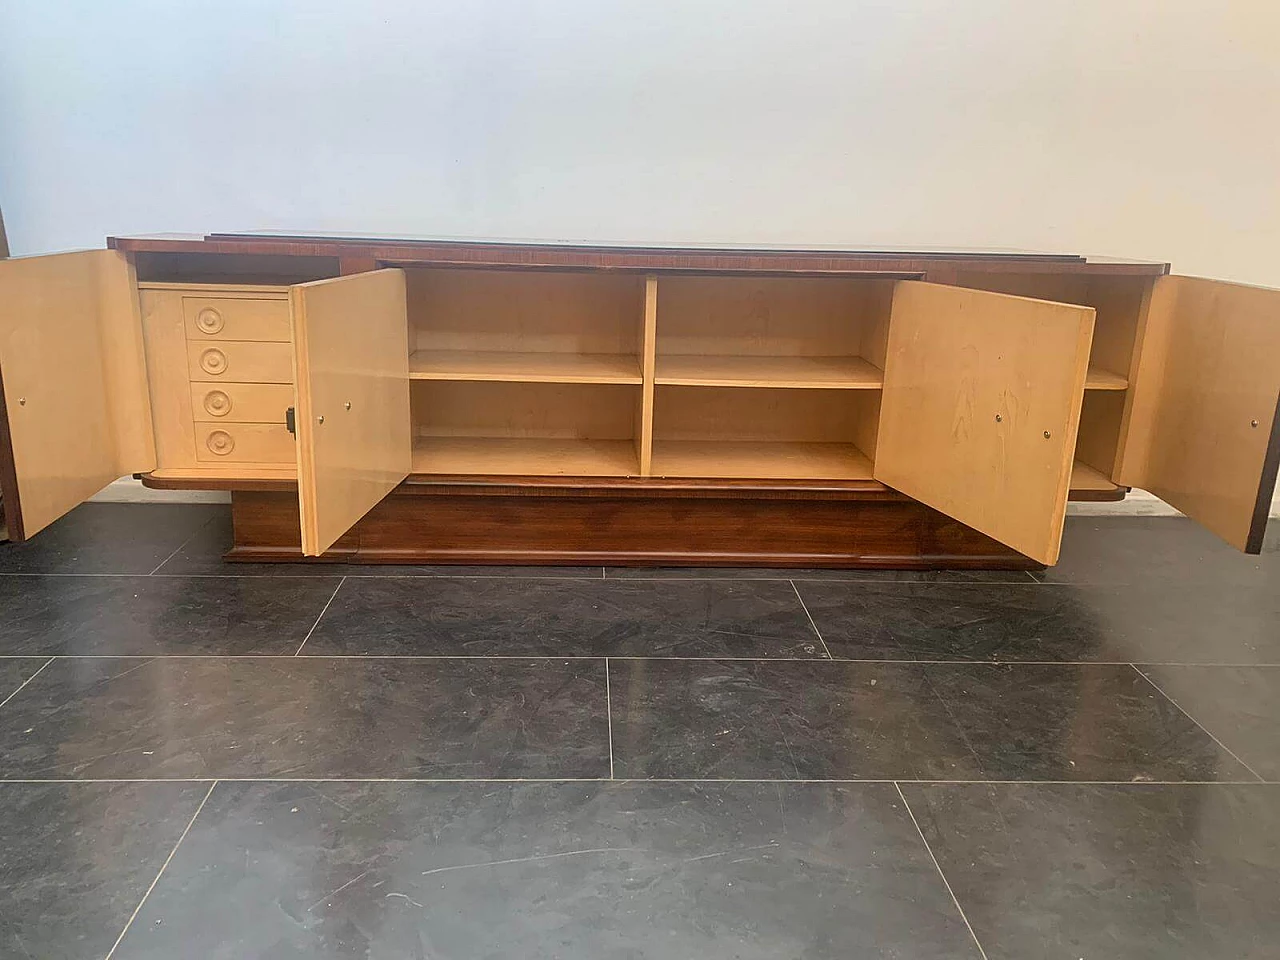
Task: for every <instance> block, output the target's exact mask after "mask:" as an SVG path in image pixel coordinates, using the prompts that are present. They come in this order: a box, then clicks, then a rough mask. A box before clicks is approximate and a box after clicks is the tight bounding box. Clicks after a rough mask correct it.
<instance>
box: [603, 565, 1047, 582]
mask: <svg viewBox="0 0 1280 960" xmlns="http://www.w3.org/2000/svg"><path fill="white" fill-rule="evenodd" d="M605 576H606V577H608V578H609V579H612V580H868V581H872V582H882V583H883V582H889V583H899V582H900V583H1034V582H1035V577H1033V576H1032V575H1031V574H1030V573H1028V572H1027V571H1025V570H839V569H824V568H818V567H808V568H796V567H606V568H605Z"/></svg>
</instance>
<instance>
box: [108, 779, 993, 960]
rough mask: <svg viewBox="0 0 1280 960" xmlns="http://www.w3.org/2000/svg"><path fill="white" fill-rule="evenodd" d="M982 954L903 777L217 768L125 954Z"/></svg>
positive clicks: (726, 957) (533, 959)
mask: <svg viewBox="0 0 1280 960" xmlns="http://www.w3.org/2000/svg"><path fill="white" fill-rule="evenodd" d="M195 955H199V956H205V957H228V958H230V957H308V958H316V960H333V958H347V957H370V958H393V957H394V958H400V957H405V958H408V957H432V958H439V960H453V958H456V960H472V958H477V957H495V958H496V957H521V958H527V960H539V958H542V960H552V958H555V960H597V958H601V957H627V958H635V960H641V958H650V957H652V958H663V960H666V958H677V957H680V958H685V957H698V958H703V960H776V958H783V957H805V958H810V960H827V958H830V960H846V958H852V957H872V956H875V957H901V958H906V957H910V958H913V960H941V958H956V960H961V958H965V960H971V958H976V957H977V956H978V953H977V950H976V948H975V947H974V945H973V941H972V938H971V937H970V936H969V933H968V930H967V929H966V928H965V926H964V924H963V921H962V920H961V918H960V916H959V914H958V912H957V911H956V908H955V905H954V904H953V903H952V901H951V898H950V896H949V895H948V894H947V892H946V888H945V886H944V885H943V882H942V880H941V878H940V877H939V876H938V873H937V870H936V869H935V868H934V865H933V862H932V860H931V859H930V857H929V854H928V852H927V851H926V849H925V848H924V845H923V844H922V843H921V842H920V838H919V835H918V833H917V831H916V829H915V826H914V825H913V824H912V822H911V820H910V818H909V816H908V815H907V813H906V811H905V809H904V808H903V805H902V802H901V799H900V798H899V796H898V794H897V791H896V790H894V788H893V787H892V786H891V785H889V784H860V785H849V786H833V785H817V784H792V785H778V784H565V783H560V784H465V785H458V784H386V783H382V784H334V783H330V784H219V785H218V787H217V788H216V789H215V791H214V794H213V796H212V797H211V798H210V800H209V802H208V804H207V805H206V806H205V808H204V810H203V811H202V812H201V814H200V817H199V818H198V819H197V821H196V824H195V826H194V827H193V828H192V830H191V832H190V833H189V834H188V836H187V838H186V840H185V841H184V842H183V844H182V847H181V848H180V849H179V851H178V854H177V856H175V857H174V859H173V862H172V863H170V865H169V868H168V869H167V870H166V871H165V875H164V877H163V878H162V880H161V882H160V883H159V884H158V885H157V887H156V889H155V891H154V892H153V893H152V895H151V896H150V897H149V898H148V900H147V903H146V905H145V906H144V908H143V910H142V912H141V913H140V914H139V916H138V918H137V920H136V921H135V922H134V924H133V925H132V927H131V928H130V930H129V934H128V935H127V936H126V938H125V940H124V941H123V943H122V944H121V946H120V949H119V951H118V952H117V954H116V958H117V960H143V958H157V960H158V958H164V960H171V958H173V957H178V956H195Z"/></svg>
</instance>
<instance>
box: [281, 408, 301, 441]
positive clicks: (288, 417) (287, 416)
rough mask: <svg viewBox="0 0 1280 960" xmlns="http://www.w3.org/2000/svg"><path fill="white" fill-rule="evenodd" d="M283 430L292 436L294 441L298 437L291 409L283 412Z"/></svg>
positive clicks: (295, 419) (296, 423) (296, 422)
mask: <svg viewBox="0 0 1280 960" xmlns="http://www.w3.org/2000/svg"><path fill="white" fill-rule="evenodd" d="M284 428H285V429H286V430H288V431H289V432H290V433H292V434H293V436H294V439H297V437H298V421H297V418H296V417H295V416H294V413H293V407H290V408H289V409H287V410H286V411H285V412H284Z"/></svg>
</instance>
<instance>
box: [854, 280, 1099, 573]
mask: <svg viewBox="0 0 1280 960" xmlns="http://www.w3.org/2000/svg"><path fill="white" fill-rule="evenodd" d="M1093 315H1094V312H1093V310H1092V309H1091V308H1088V307H1079V306H1071V305H1065V304H1059V303H1050V302H1048V301H1043V300H1031V299H1027V298H1021V297H1012V296H1007V295H1004V294H996V293H987V292H984V291H978V290H967V289H962V288H957V287H947V286H942V285H938V284H928V283H920V282H915V281H903V282H901V283H899V285H898V288H897V290H896V291H895V293H894V300H893V315H892V319H891V322H890V329H889V346H888V357H887V362H886V366H885V381H884V392H883V400H882V406H881V415H880V433H879V440H878V446H877V450H876V461H875V476H876V479H878V480H881V481H883V482H884V483H886V484H888V485H889V486H891V487H893V488H895V489H897V490H901V491H902V492H903V493H906V494H908V495H909V496H911V497H914V498H916V499H918V500H921V501H922V502H924V503H926V504H929V505H930V506H932V507H934V508H935V509H937V510H940V511H941V512H943V513H945V514H947V515H948V516H951V517H953V518H955V519H957V520H960V521H961V522H963V523H966V524H968V525H969V526H972V527H974V528H975V529H977V530H980V531H982V532H983V533H985V534H987V535H989V536H992V537H994V538H995V539H997V540H999V541H1000V542H1001V543H1005V544H1007V545H1009V546H1011V547H1013V548H1014V549H1016V550H1018V551H1019V552H1021V553H1025V554H1026V555H1028V556H1030V557H1032V558H1034V559H1036V560H1038V561H1040V562H1041V563H1045V564H1053V563H1055V562H1056V561H1057V557H1058V548H1059V546H1060V543H1061V539H1062V523H1063V519H1064V516H1065V512H1066V501H1067V491H1068V489H1069V486H1070V479H1071V467H1072V461H1073V459H1074V452H1075V446H1076V431H1077V426H1078V423H1079V416H1080V405H1081V402H1082V399H1083V395H1084V381H1085V373H1086V369H1087V367H1088V360H1089V343H1090V338H1091V336H1092V333H1093Z"/></svg>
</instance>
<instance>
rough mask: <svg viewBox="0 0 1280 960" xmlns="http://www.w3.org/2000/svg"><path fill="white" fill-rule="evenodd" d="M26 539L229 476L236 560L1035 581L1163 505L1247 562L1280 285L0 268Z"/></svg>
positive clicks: (1032, 271)
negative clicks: (1098, 527)
mask: <svg viewBox="0 0 1280 960" xmlns="http://www.w3.org/2000/svg"><path fill="white" fill-rule="evenodd" d="M0 377H2V378H3V390H2V391H0V393H2V395H3V411H0V492H2V493H3V505H4V513H5V522H6V526H7V531H8V535H9V536H10V537H11V538H12V539H24V538H26V537H30V536H32V535H35V534H37V533H38V531H39V530H40V529H41V528H43V527H45V526H46V525H48V524H49V523H51V522H52V521H53V520H55V519H57V518H58V517H59V516H61V515H62V514H64V513H66V512H67V511H68V510H70V509H71V508H73V507H74V506H75V505H76V504H78V503H80V502H81V501H82V500H84V499H85V498H87V497H89V496H92V495H93V494H94V493H96V492H97V491H98V490H99V489H101V488H102V487H103V486H105V485H106V484H108V483H109V482H111V481H112V480H114V479H116V478H118V477H120V476H122V475H125V474H136V475H139V476H141V478H142V480H143V482H144V483H146V484H148V485H151V486H155V487H170V488H195V489H225V490H230V491H231V497H232V515H233V525H234V530H235V535H234V546H233V547H232V549H231V551H230V553H229V554H228V557H229V559H232V560H236V559H252V560H301V559H304V558H322V559H331V560H345V561H351V562H398V563H424V562H430V563H450V562H459V563H462V562H465V563H592V564H603V563H610V564H715V565H725V566H731V565H770V566H787V565H803V566H875V567H902V568H931V567H988V568H990V567H1004V568H1019V567H1021V568H1029V567H1036V566H1040V565H1044V564H1052V563H1054V562H1056V560H1057V557H1058V551H1059V544H1060V541H1061V534H1062V526H1063V517H1064V514H1065V510H1066V503H1067V500H1068V498H1079V499H1118V498H1122V497H1123V496H1124V495H1125V492H1126V489H1127V488H1129V487H1140V488H1143V489H1146V490H1150V491H1152V492H1153V493H1155V494H1156V495H1158V496H1160V497H1161V498H1163V499H1165V500H1167V501H1168V502H1169V503H1171V504H1173V505H1174V506H1176V507H1177V508H1178V509H1180V510H1182V511H1183V512H1184V513H1186V514H1187V515H1188V516H1190V517H1191V518H1193V519H1194V520H1196V521H1198V522H1200V523H1201V524H1203V525H1204V526H1206V527H1207V528H1209V529H1210V530H1212V531H1214V532H1215V533H1217V534H1219V535H1220V536H1221V537H1223V538H1224V539H1226V540H1227V541H1229V542H1230V543H1232V544H1234V545H1236V546H1237V547H1239V548H1241V549H1243V550H1248V551H1255V552H1256V551H1257V550H1258V549H1259V548H1260V545H1261V540H1262V533H1263V529H1264V527H1265V524H1266V518H1267V511H1268V506H1269V503H1270V498H1271V491H1272V489H1273V488H1274V485H1275V478H1276V469H1277V463H1278V461H1280V419H1278V418H1277V404H1278V402H1280V291H1274V290H1266V289H1261V288H1255V287H1246V286H1240V285H1236V284H1230V283H1223V282H1217V281H1212V280H1202V279H1193V278H1186V277H1176V276H1170V275H1168V269H1167V267H1166V265H1163V264H1148V263H1129V262H1114V261H1099V260H1088V259H1085V258H1082V257H1076V256H1040V255H1014V254H996V253H990V254H985V253H911V252H874V251H865V252H858V251H831V250H807V251H805V250H779V249H737V248H717V249H712V248H697V247H691V248H679V249H675V248H661V249H659V248H640V247H614V246H594V247H586V246H571V245H556V244H541V243H496V242H475V241H443V240H409V239H377V238H368V239H361V238H332V237H322V236H316V237H306V236H281V235H253V234H239V235H230V234H228V235H216V234H215V235H210V236H207V237H203V238H199V237H196V238H181V237H136V238H119V239H111V240H109V241H108V248H107V249H105V250H97V251H88V252H82V253H71V254H60V255H53V256H41V257H32V258H25V259H16V260H9V261H3V262H0Z"/></svg>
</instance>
